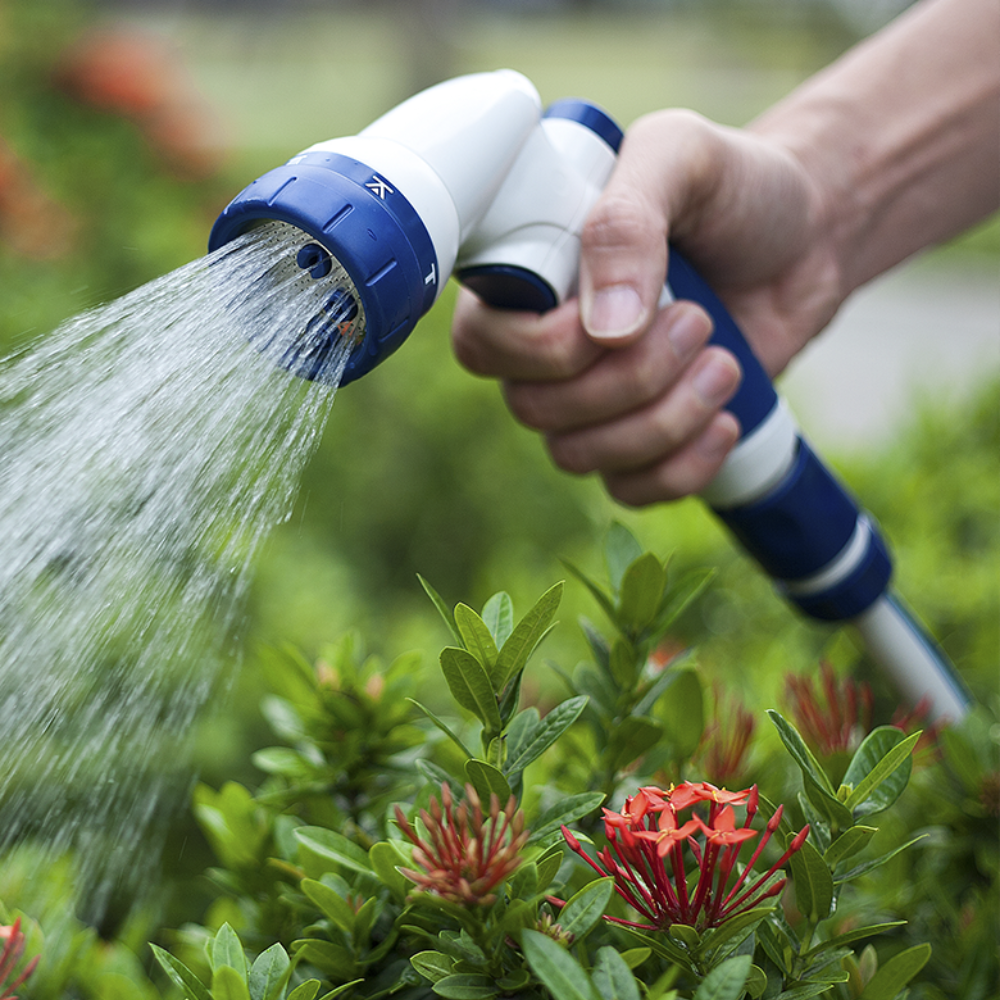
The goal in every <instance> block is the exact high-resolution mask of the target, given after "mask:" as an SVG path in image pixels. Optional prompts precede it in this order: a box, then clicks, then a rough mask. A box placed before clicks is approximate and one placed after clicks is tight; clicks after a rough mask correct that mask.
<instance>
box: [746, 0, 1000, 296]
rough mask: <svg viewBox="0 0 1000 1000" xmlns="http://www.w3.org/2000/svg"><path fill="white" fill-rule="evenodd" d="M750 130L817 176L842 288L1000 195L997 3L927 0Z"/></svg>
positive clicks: (952, 229) (821, 218) (818, 205)
mask: <svg viewBox="0 0 1000 1000" xmlns="http://www.w3.org/2000/svg"><path fill="white" fill-rule="evenodd" d="M750 129H751V131H754V132H756V133H757V134H758V135H761V136H764V137H767V138H769V139H771V140H772V141H776V142H778V143H780V144H781V145H783V146H785V147H786V148H787V149H788V150H789V151H790V152H791V153H792V154H793V155H794V156H795V157H796V158H797V159H798V160H799V161H800V162H801V163H802V164H803V166H804V167H805V169H806V172H807V173H808V175H809V176H810V177H811V178H812V179H813V182H814V183H815V185H816V188H815V216H816V218H815V225H816V226H817V228H818V232H819V234H820V238H822V239H825V240H828V241H829V242H830V243H831V245H832V248H833V253H834V256H835V258H836V260H837V261H838V266H839V271H840V283H841V290H842V294H843V296H844V297H846V296H847V294H849V293H850V292H851V291H852V290H853V289H854V288H857V287H858V286H859V285H861V284H863V283H864V282H866V281H868V280H869V279H871V278H872V277H874V276H876V275H878V274H880V273H882V272H883V271H885V270H886V269H888V268H890V267H892V266H893V265H894V264H897V263H898V262H900V261H901V260H903V259H905V258H906V257H908V256H910V255H911V254H912V253H914V252H916V251H917V250H920V249H922V248H923V247H925V246H928V245H931V244H934V243H938V242H940V241H942V240H944V239H947V238H948V237H950V236H953V235H954V234H956V233H958V232H960V231H962V230H963V229H965V228H967V227H968V226H970V225H972V224H973V223H975V222H977V221H978V220H980V219H982V218H984V217H985V216H986V215H988V214H989V213H990V212H992V211H994V210H995V209H996V208H997V207H998V204H1000V2H998V0H924V2H922V3H920V4H918V5H917V6H916V7H914V8H913V9H911V10H910V11H909V12H908V13H907V14H905V15H903V16H902V17H901V18H899V19H898V20H897V21H896V22H895V23H894V24H893V25H891V26H890V27H889V28H887V29H886V30H884V31H883V32H881V33H879V34H877V35H875V36H873V37H872V38H871V39H868V40H867V41H866V42H864V43H862V44H861V45H859V46H857V47H856V48H855V49H853V50H851V51H850V52H849V53H847V54H846V55H845V56H844V57H842V58H841V59H840V60H838V61H837V62H835V63H834V64H833V65H832V66H830V67H829V68H828V69H826V70H824V71H823V72H822V73H820V74H818V75H817V76H815V77H813V78H812V79H811V80H809V81H808V82H807V83H805V84H804V85H803V86H802V87H800V88H799V89H798V90H796V91H795V92H793V93H792V94H791V95H790V96H789V97H788V98H787V99H786V100H784V101H782V102H781V103H780V104H778V105H777V106H775V107H774V108H773V109H772V110H771V111H769V112H767V113H766V114H765V115H763V116H762V117H761V118H760V119H758V120H757V121H756V122H754V123H753V124H752V125H751V126H750Z"/></svg>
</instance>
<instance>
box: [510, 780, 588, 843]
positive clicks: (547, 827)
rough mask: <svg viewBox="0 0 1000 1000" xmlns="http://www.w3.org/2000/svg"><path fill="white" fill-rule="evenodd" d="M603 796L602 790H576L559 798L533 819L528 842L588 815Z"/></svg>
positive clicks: (544, 836) (532, 841)
mask: <svg viewBox="0 0 1000 1000" xmlns="http://www.w3.org/2000/svg"><path fill="white" fill-rule="evenodd" d="M605 798H606V796H605V795H604V793H603V792H578V793H577V794H576V795H569V796H567V797H566V798H564V799H560V800H559V801H558V802H556V804H555V805H554V806H551V807H550V808H548V809H546V810H545V812H544V813H542V815H541V816H539V817H538V819H537V820H536V821H535V826H534V828H533V829H532V831H531V836H530V837H529V838H528V843H529V844H532V843H535V842H537V841H539V840H544V839H545V838H546V837H547V836H549V834H552V833H555V832H556V831H557V830H558V829H559V828H560V827H561V826H568V825H569V824H570V823H575V822H576V821H577V820H578V819H580V818H581V817H583V816H587V815H589V814H590V813H592V812H593V811H594V810H595V809H596V808H597V807H598V806H599V805H600V804H601V803H602V802H603V801H604V799H605Z"/></svg>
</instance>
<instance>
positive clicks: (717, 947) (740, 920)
mask: <svg viewBox="0 0 1000 1000" xmlns="http://www.w3.org/2000/svg"><path fill="white" fill-rule="evenodd" d="M774 909H775V908H774V907H773V906H755V907H754V908H753V909H752V910H744V911H743V912H742V913H737V914H736V916H734V917H730V918H729V919H728V920H727V921H726V922H725V923H723V924H720V925H719V926H718V927H716V928H715V929H714V930H711V931H708V932H707V933H706V934H705V936H704V943H705V950H706V952H715V953H716V954H720V953H721V951H722V946H723V945H725V944H727V943H729V942H730V941H732V940H733V938H738V937H739V936H740V935H743V936H744V937H745V936H746V935H747V934H748V933H749V932H750V931H751V930H753V929H754V928H755V927H756V926H757V925H758V924H759V923H760V922H761V921H762V920H763V919H764V918H765V917H766V916H768V915H769V914H771V913H774ZM741 940H742V939H741ZM737 944H738V942H737ZM735 946H736V944H734V945H733V947H735ZM726 950H727V951H729V950H732V949H731V948H728V949H726Z"/></svg>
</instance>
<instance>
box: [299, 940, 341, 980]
mask: <svg viewBox="0 0 1000 1000" xmlns="http://www.w3.org/2000/svg"><path fill="white" fill-rule="evenodd" d="M292 951H293V953H294V955H295V960H296V961H299V960H301V959H305V960H306V961H307V962H310V963H312V964H313V965H315V966H316V968H317V969H319V970H320V971H321V972H326V973H329V974H331V975H334V976H336V977H337V978H338V979H348V978H350V977H351V976H354V975H355V974H356V972H357V963H356V962H355V960H354V956H353V955H352V954H351V953H350V952H349V951H348V950H347V949H346V948H341V947H340V945H337V944H333V943H332V942H330V941H320V940H319V939H318V938H302V939H300V940H298V941H293V942H292Z"/></svg>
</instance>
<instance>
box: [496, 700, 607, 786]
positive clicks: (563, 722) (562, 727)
mask: <svg viewBox="0 0 1000 1000" xmlns="http://www.w3.org/2000/svg"><path fill="white" fill-rule="evenodd" d="M586 707H587V697H586V695H579V696H578V697H576V698H569V699H567V700H566V701H564V702H561V703H560V704H558V705H556V707H555V708H553V709H552V711H551V712H549V713H548V715H546V716H545V718H544V719H543V720H541V722H540V723H539V724H538V725H537V726H536V727H534V729H533V731H532V733H531V736H530V738H529V739H528V740H527V742H525V743H524V744H523V745H522V746H520V747H518V753H517V756H516V757H515V758H513V759H511V758H509V757H508V759H507V764H506V766H505V767H504V772H505V773H506V774H510V773H511V772H513V771H523V770H524V769H525V768H526V767H527V766H528V765H529V764H530V763H531V762H532V761H534V760H537V759H538V758H539V757H541V755H542V754H543V753H545V751H546V750H548V748H549V747H550V746H552V744H553V743H555V741H556V740H557V739H559V737H560V736H562V734H563V733H564V732H566V730H567V729H569V727H570V726H571V725H573V723H574V722H576V720H577V719H578V718H579V717H580V713H581V712H582V711H583V710H584V708H586Z"/></svg>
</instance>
